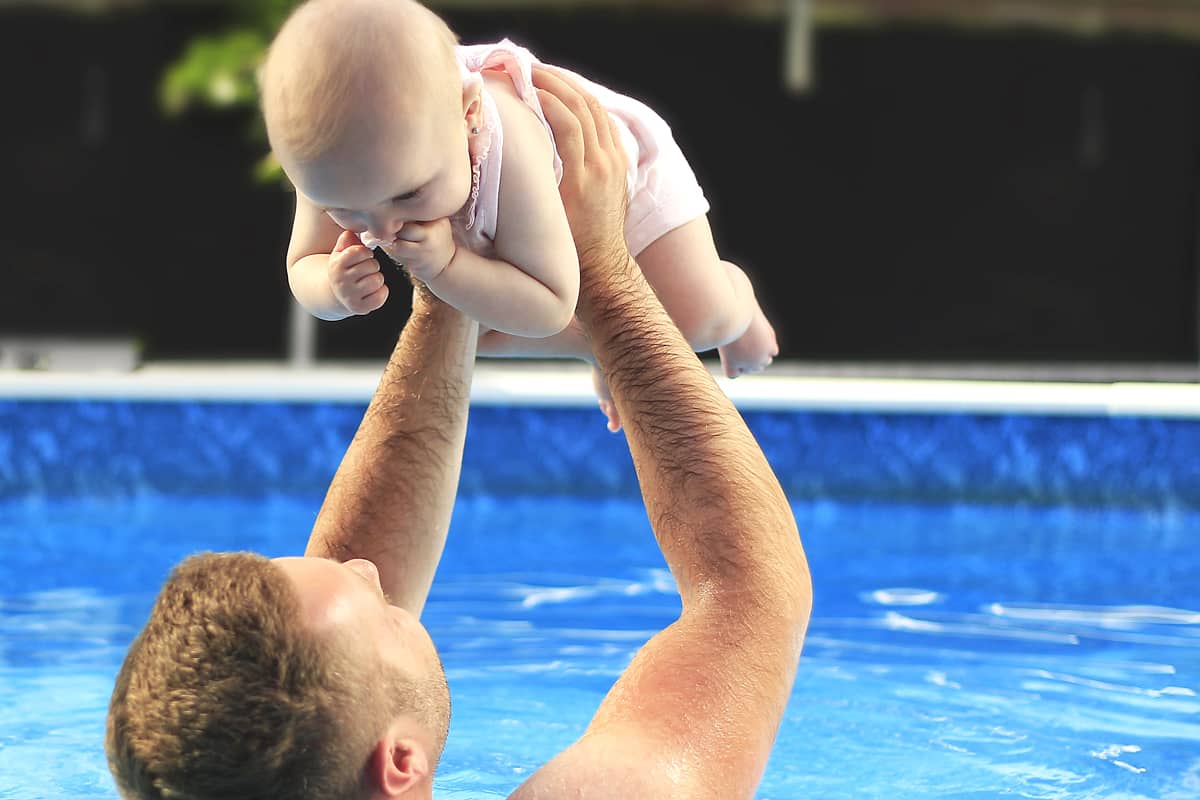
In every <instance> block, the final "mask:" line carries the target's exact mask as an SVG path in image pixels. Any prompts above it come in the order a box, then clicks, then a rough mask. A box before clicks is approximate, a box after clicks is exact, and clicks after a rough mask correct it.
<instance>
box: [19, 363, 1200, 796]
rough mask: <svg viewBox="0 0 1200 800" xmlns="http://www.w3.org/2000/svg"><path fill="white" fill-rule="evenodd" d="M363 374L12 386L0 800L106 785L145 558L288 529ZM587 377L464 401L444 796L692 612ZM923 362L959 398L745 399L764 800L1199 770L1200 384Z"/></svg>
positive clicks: (1058, 786) (574, 716) (1029, 790)
mask: <svg viewBox="0 0 1200 800" xmlns="http://www.w3.org/2000/svg"><path fill="white" fill-rule="evenodd" d="M227 377H228V376H226V378H227ZM361 380H362V379H361V378H352V379H348V382H346V383H339V382H338V381H337V380H327V381H325V382H324V384H323V386H324V390H323V391H324V393H323V394H322V392H319V391H318V392H313V391H310V390H309V389H311V387H308V388H306V389H305V390H304V391H300V390H297V391H295V392H291V391H290V390H289V388H288V384H287V382H286V381H282V382H281V381H276V382H273V384H274V385H273V387H271V388H273V392H274V396H275V397H277V398H278V397H284V398H286V400H278V399H276V400H270V399H267V398H268V397H269V396H270V395H271V393H270V392H268V391H266V390H265V389H264V390H263V392H262V394H261V395H259V394H257V393H256V392H257V391H258V390H255V391H253V392H251V391H245V390H243V391H242V392H241V393H240V394H239V393H236V392H235V393H234V394H233V395H228V394H223V393H221V392H207V390H205V389H203V387H200V386H199V384H193V385H191V386H190V388H188V389H187V390H186V391H185V392H184V394H186V395H188V396H190V397H191V399H189V400H186V401H167V400H164V399H163V397H162V395H163V394H166V393H165V392H161V391H157V390H154V391H151V390H146V391H143V390H142V389H139V388H138V387H137V386H136V385H133V384H130V383H127V382H119V385H116V384H114V386H112V387H108V388H105V384H104V382H103V381H102V380H101V381H98V382H94V383H93V384H92V385H93V387H94V390H93V391H91V392H90V395H89V399H85V400H80V399H65V398H63V397H58V398H55V397H52V396H51V395H54V394H55V392H56V391H57V390H53V391H52V390H45V389H44V388H43V390H22V389H19V388H18V389H17V390H13V387H14V386H15V384H12V383H11V382H10V385H9V389H10V391H9V392H8V395H9V399H6V400H0V546H2V547H3V548H4V553H5V555H4V556H3V558H2V559H0V797H3V798H14V799H15V800H32V799H33V798H58V797H67V796H70V797H75V798H112V797H115V793H114V792H113V790H112V788H111V780H110V778H109V776H108V773H107V770H106V768H105V765H104V760H103V754H102V748H101V740H102V731H103V715H104V711H105V708H106V704H107V700H108V695H109V692H110V691H111V682H112V678H113V675H114V674H115V671H116V669H117V667H118V665H119V663H120V660H121V658H122V657H123V655H124V649H125V647H126V646H127V645H128V643H129V641H130V639H131V638H132V636H133V635H134V633H135V632H136V630H137V629H138V628H139V627H140V625H141V623H142V621H143V620H144V619H145V615H146V613H147V611H148V608H149V605H150V602H151V600H152V598H153V596H154V593H155V592H156V590H157V588H158V586H159V584H160V582H161V580H162V578H163V576H164V575H165V573H166V571H167V570H168V569H169V567H170V566H171V565H172V564H174V563H175V562H176V561H178V560H179V558H181V557H182V556H183V555H186V554H187V553H190V552H192V551H194V550H197V549H244V548H246V549H256V550H260V551H262V552H265V553H267V554H268V555H282V554H294V553H296V552H298V551H299V550H300V549H301V548H302V545H303V541H304V539H305V537H306V535H307V532H308V529H309V527H310V526H311V524H312V521H313V519H314V516H315V513H316V509H317V507H318V505H319V503H320V500H321V497H322V494H323V491H324V488H325V485H326V483H327V481H328V478H329V476H330V475H331V474H332V473H333V470H334V469H335V468H336V466H337V463H338V460H339V459H340V456H341V453H342V451H343V449H344V447H345V445H346V443H347V442H348V441H349V438H350V436H351V435H352V433H353V431H354V428H355V427H356V425H357V423H358V420H359V417H360V415H361V411H362V408H363V404H364V398H365V395H366V394H367V393H369V389H370V386H369V385H367V384H364V383H362V382H361ZM42 385H43V387H44V386H45V384H42ZM570 385H571V386H574V385H575V384H570ZM769 385H770V386H775V385H776V384H769ZM580 386H581V387H584V388H583V389H581V391H580V392H579V395H578V396H575V395H571V392H572V391H574V389H572V390H570V391H569V392H567V393H566V394H565V395H564V394H555V391H554V390H553V387H551V390H550V391H542V392H541V393H540V394H539V395H538V397H539V398H540V399H536V400H529V399H528V398H526V400H528V402H521V403H520V404H517V403H516V401H518V400H521V398H520V397H518V396H517V394H509V393H506V392H505V391H504V390H493V391H491V392H490V393H488V395H487V397H484V398H482V399H481V401H480V402H478V403H477V404H476V405H475V406H474V407H473V409H472V418H471V423H470V428H469V432H468V440H467V455H466V462H465V464H464V471H463V478H462V484H461V485H462V494H461V502H460V504H459V506H458V508H457V510H456V513H455V518H454V522H453V526H452V531H451V536H450V540H449V543H448V546H447V551H446V557H445V559H444V561H443V564H442V566H441V568H440V570H439V573H438V577H437V579H436V581H435V585H434V589H433V594H432V596H431V598H430V602H429V605H428V607H427V610H426V616H425V621H426V623H427V625H428V626H429V628H430V630H431V632H432V634H433V637H434V639H435V641H436V642H437V643H438V645H439V648H440V650H441V652H442V655H443V660H444V663H445V666H446V669H447V673H448V676H449V679H450V684H451V688H452V691H453V698H454V717H453V721H452V725H451V733H450V739H449V742H448V745H447V750H446V755H445V758H444V760H443V763H442V767H441V770H440V774H439V780H438V784H437V788H438V796H440V797H450V798H468V797H470V798H477V797H503V796H505V795H506V793H507V792H508V791H511V789H512V788H514V787H515V786H516V785H517V784H519V783H520V781H521V780H523V778H524V777H525V776H526V775H528V773H529V772H530V771H531V770H533V769H535V768H536V767H537V766H538V765H540V764H541V763H543V762H544V761H545V760H546V759H547V758H548V757H549V756H551V755H552V754H553V753H555V752H557V751H558V750H559V749H561V748H562V747H563V746H565V745H566V744H568V743H569V742H570V741H572V740H573V739H574V738H575V737H576V736H577V735H578V734H579V733H580V732H581V731H582V729H583V727H584V726H585V725H586V723H587V721H588V719H589V718H590V715H591V713H592V712H593V711H594V709H595V707H596V705H597V703H598V702H599V700H600V698H601V697H602V696H603V693H604V692H605V690H606V689H607V687H608V686H609V685H610V684H611V682H612V680H613V679H614V678H615V676H616V675H617V674H618V673H619V672H620V670H621V669H622V668H623V666H624V665H625V664H626V663H627V661H628V659H629V657H630V655H631V654H632V653H633V652H634V651H635V650H636V648H637V647H638V646H640V644H641V643H642V642H644V641H645V639H646V638H647V637H648V636H650V635H651V634H652V633H654V632H655V631H657V630H658V629H659V628H661V627H662V626H663V625H665V624H666V623H668V622H669V621H671V620H672V619H673V618H674V615H675V614H676V613H677V611H678V597H677V595H676V594H675V592H674V586H673V584H672V581H671V579H670V576H669V574H668V573H667V571H666V569H665V565H664V564H663V562H662V558H661V556H660V555H659V554H658V551H657V549H656V548H655V546H654V543H653V539H652V538H651V535H650V532H649V529H648V525H647V523H646V518H645V514H644V512H643V510H642V508H641V505H640V502H639V501H638V498H637V494H636V482H635V479H634V475H633V471H632V465H631V462H630V459H629V456H628V452H627V450H626V449H625V446H624V441H623V438H622V437H620V436H613V435H611V434H608V433H607V432H605V431H604V430H603V425H602V423H601V421H600V417H599V415H598V412H595V411H594V410H592V409H591V408H588V407H585V406H586V404H587V402H589V401H590V398H588V396H587V390H586V382H581V383H580ZM198 387H199V388H198ZM338 387H341V388H338ZM545 388H546V387H543V389H545ZM918 388H920V387H918ZM926 388H929V390H930V391H932V392H933V393H934V394H940V395H942V396H943V397H944V396H948V395H954V393H955V392H960V393H961V392H965V393H966V394H967V395H970V396H971V397H974V398H975V400H974V401H971V402H968V401H963V400H962V397H961V396H960V397H959V400H960V402H958V404H957V406H956V409H957V410H954V411H952V412H950V413H935V411H934V410H933V408H934V406H935V405H937V404H936V403H932V402H925V401H921V402H917V401H911V397H912V396H911V395H910V394H906V393H907V392H911V391H912V387H911V386H908V385H902V384H894V385H890V386H884V387H882V388H881V387H875V388H874V389H872V390H871V391H867V390H866V389H863V391H862V392H861V393H860V394H855V391H857V390H855V389H854V388H853V387H850V388H849V389H847V387H845V386H843V387H841V390H840V397H838V396H834V395H836V394H838V393H837V392H831V393H830V394H828V395H824V394H822V392H824V391H825V390H824V389H822V388H820V387H819V386H810V387H809V390H808V394H807V402H806V403H801V404H795V403H793V405H799V407H798V408H793V409H791V410H780V409H779V408H778V407H779V406H780V405H781V404H780V403H779V402H777V398H776V399H772V398H771V397H770V396H767V395H770V392H767V393H766V395H765V396H767V397H766V399H765V400H763V401H762V402H758V403H755V402H750V401H747V402H744V403H741V405H742V406H743V408H744V413H745V416H746V418H747V421H748V423H749V424H750V426H751V428H752V429H753V430H754V432H755V434H756V435H757V436H758V437H759V439H760V441H761V442H762V444H763V446H764V449H765V450H766V452H767V455H768V457H769V458H770V460H771V462H772V465H773V466H774V467H775V469H776V471H777V472H778V473H779V475H780V478H781V480H782V482H783V484H784V486H785V489H786V490H787V492H788V494H789V497H790V498H791V499H792V502H793V508H794V510H795V512H796V516H797V519H798V522H799V525H800V530H801V533H802V536H803V538H804V542H805V546H806V549H807V552H808V556H809V559H810V562H811V565H812V571H813V577H814V583H815V591H816V606H815V609H814V618H813V622H812V625H811V626H810V630H809V638H808V641H807V644H806V646H805V651H804V656H803V658H802V661H801V666H800V671H799V674H798V677H797V680H796V687H795V690H794V693H793V696H792V699H791V703H790V705H789V708H788V711H787V714H786V716H785V719H784V722H783V725H782V727H781V730H780V733H779V738H778V744H777V747H776V750H775V752H774V755H773V757H772V759H771V763H770V765H769V767H768V770H767V772H766V775H765V777H764V780H763V782H762V785H761V787H760V791H759V793H758V795H757V796H758V797H759V798H763V799H764V800H766V799H767V798H771V799H772V800H781V799H782V798H799V797H816V798H851V797H853V798H861V797H889V798H927V797H955V798H967V797H969V798H992V797H1006V796H1019V797H1032V798H1068V797H1069V798H1079V797H1082V798H1153V799H1154V800H1162V799H1165V798H1192V797H1200V697H1198V696H1197V691H1200V548H1197V542H1198V541H1200V538H1198V537H1200V458H1198V457H1197V454H1200V411H1197V412H1196V413H1189V411H1188V409H1195V408H1197V407H1196V406H1195V405H1190V404H1189V403H1186V402H1185V403H1182V404H1181V405H1177V406H1175V407H1174V411H1172V410H1171V407H1170V405H1169V404H1168V405H1164V406H1161V407H1160V409H1159V410H1160V411H1162V410H1163V409H1166V411H1162V413H1156V414H1150V413H1147V412H1146V410H1145V409H1142V410H1140V411H1138V410H1136V409H1133V408H1131V407H1130V406H1122V407H1119V408H1117V407H1115V406H1114V405H1113V403H1112V402H1111V401H1112V398H1111V397H1108V398H1107V399H1097V398H1092V400H1094V401H1095V404H1094V405H1091V406H1089V405H1087V403H1086V402H1081V400H1083V399H1084V398H1083V397H1082V396H1074V397H1072V398H1071V400H1070V402H1065V401H1064V402H1063V403H1060V404H1057V405H1056V404H1055V402H1050V401H1047V400H1046V399H1045V398H1046V397H1048V395H1046V394H1037V393H1036V392H1035V393H1034V394H1030V395H1024V396H1022V395H1020V391H1019V390H1018V392H1017V394H1016V395H1013V394H1012V393H1011V392H1010V393H1009V394H1008V396H1007V397H1008V399H1007V400H1006V401H1005V403H1003V404H1001V403H998V402H996V401H995V400H994V398H995V397H996V394H997V389H996V387H988V386H986V385H980V384H973V385H970V386H959V387H957V388H956V387H954V386H949V385H947V386H934V387H926ZM921 390H922V391H924V389H921ZM175 391H176V394H178V393H179V389H178V386H177V387H176V390H175ZM797 391H798V390H797V389H796V387H795V386H792V387H791V388H790V389H787V390H786V391H783V390H781V394H790V395H791V396H792V397H793V399H794V397H795V395H796V393H797ZM881 391H882V392H884V395H886V399H885V400H881V399H880V397H881V395H880V394H879V392H881ZM972 392H977V394H974V395H972V394H971V393H972ZM1068 393H1069V392H1068ZM59 394H60V395H65V394H68V393H66V392H60V393H59ZM302 395H310V396H311V395H316V397H315V399H312V397H309V398H308V399H306V398H305V397H304V396H302ZM567 395H570V396H567ZM1035 395H1036V396H1035ZM1014 396H1015V397H1018V398H1020V397H1024V400H1022V401H1020V402H1014V401H1013V397H1014ZM1121 396H1122V397H1124V398H1125V401H1128V400H1129V398H1130V397H1132V395H1130V394H1128V393H1126V394H1124V395H1121ZM856 398H857V399H856ZM872 398H873V399H872ZM905 398H909V399H905ZM969 399H970V398H969V397H968V400H969ZM1125 401H1122V402H1125ZM972 402H973V403H974V404H973V405H972ZM1089 402H1091V401H1089ZM1130 402H1132V401H1130ZM889 403H890V405H889ZM1022 403H1023V405H1022ZM943 405H945V404H943ZM847 409H850V410H847ZM1114 411H1115V412H1116V413H1113V412H1114ZM1018 412H1019V413H1018Z"/></svg>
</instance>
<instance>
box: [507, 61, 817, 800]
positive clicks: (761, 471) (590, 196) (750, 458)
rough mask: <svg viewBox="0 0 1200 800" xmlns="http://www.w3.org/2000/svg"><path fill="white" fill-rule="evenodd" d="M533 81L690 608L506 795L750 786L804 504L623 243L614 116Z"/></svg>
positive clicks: (652, 503) (787, 677) (804, 590)
mask: <svg viewBox="0 0 1200 800" xmlns="http://www.w3.org/2000/svg"><path fill="white" fill-rule="evenodd" d="M535 82H536V83H537V85H538V86H539V87H541V89H542V92H541V97H542V104H543V107H544V108H545V110H546V114H547V117H548V118H549V120H550V122H551V125H552V126H553V128H554V132H555V139H556V142H557V144H558V147H559V150H560V152H561V153H562V156H563V161H564V170H565V174H564V177H563V182H562V185H561V187H560V189H561V192H562V195H563V202H564V205H565V207H566V209H567V214H568V217H569V218H570V221H571V225H572V231H573V233H574V234H575V235H576V242H577V247H578V250H579V253H580V261H581V268H582V290H581V294H580V302H579V307H578V310H577V314H578V316H579V319H580V321H581V323H582V325H583V327H584V329H585V330H586V331H587V333H588V335H589V336H590V337H591V341H592V347H593V350H594V352H595V354H596V357H597V359H598V362H599V364H600V366H601V368H602V369H603V371H604V375H605V377H606V378H607V380H608V384H609V386H610V387H611V389H612V393H613V397H614V400H615V402H616V406H617V409H618V410H619V412H620V415H621V419H622V420H623V421H624V423H625V432H626V437H627V439H628V442H629V447H630V450H631V451H632V453H633V459H634V464H635V466H636V468H637V473H638V478H639V481H640V483H641V487H642V494H643V497H644V499H645V503H646V509H647V512H648V514H649V517H650V522H651V524H652V526H653V528H654V533H655V536H656V538H657V540H658V543H659V545H660V546H661V548H662V551H663V555H664V556H665V557H666V560H667V563H668V565H669V566H670V568H671V572H672V574H673V575H674V576H675V580H676V582H677V584H678V586H679V591H680V595H681V597H682V601H683V611H682V614H681V615H680V617H679V619H678V620H677V621H676V622H674V623H673V624H672V625H670V626H669V627H668V628H666V629H665V630H664V631H662V632H660V633H659V634H657V635H656V636H655V637H653V638H652V639H651V640H650V641H649V642H648V643H647V644H646V645H645V646H644V647H643V648H642V649H641V650H640V651H639V652H638V654H637V655H636V656H635V657H634V659H633V661H632V663H631V664H630V665H629V667H628V669H627V670H626V671H625V673H624V674H623V675H622V676H621V678H620V679H619V680H618V681H617V682H616V684H615V685H614V686H613V688H612V690H611V691H610V692H609V694H608V696H607V697H606V698H605V700H604V702H603V703H602V704H601V706H600V708H599V710H598V711H597V712H596V715H595V717H594V718H593V719H592V722H591V724H590V726H589V727H588V729H587V732H586V733H585V734H584V736H583V737H582V738H581V739H580V740H579V741H578V742H576V743H575V744H574V745H572V746H571V747H570V748H568V750H566V751H565V752H564V753H562V754H561V755H559V756H558V757H557V758H556V759H555V760H554V761H552V762H550V764H548V765H546V766H545V767H543V769H542V770H541V771H539V772H538V773H536V774H535V775H534V776H533V777H532V778H530V780H529V781H527V782H526V784H525V785H523V786H522V787H521V788H520V789H518V791H517V792H516V794H514V797H519V798H543V797H545V798H550V797H568V796H569V797H580V798H593V797H595V798H601V797H626V798H628V797H638V798H668V797H670V798H687V799H688V800H696V798H720V799H721V800H732V798H749V797H752V796H753V794H754V790H755V788H756V787H757V785H758V783H759V781H760V780H761V777H762V773H763V770H764V769H765V767H766V763H767V758H768V756H769V754H770V752H771V748H772V746H773V744H774V740H775V734H776V731H777V729H778V725H779V721H780V719H781V717H782V715H783V712H784V708H785V706H786V704H787V700H788V696H789V694H790V692H791V687H792V682H793V680H794V678H795V673H796V667H797V661H798V659H799V655H800V648H801V644H802V642H803V639H804V633H805V630H806V627H807V624H808V618H809V613H810V609H811V604H812V586H811V581H810V578H809V573H808V565H807V561H806V559H805V557H804V551H803V549H802V547H801V544H800V539H799V534H798V532H797V529H796V524H795V520H794V518H793V516H792V513H791V509H790V507H789V505H788V501H787V498H786V497H785V496H784V494H783V491H782V489H781V487H780V485H779V482H778V480H777V479H776V477H775V474H774V473H773V472H772V470H771V467H770V466H769V465H768V463H767V460H766V457H765V456H764V455H763V452H762V450H761V449H760V448H759V446H758V444H757V442H756V441H755V440H754V437H753V436H752V435H751V433H750V431H749V430H748V429H747V428H746V425H745V423H744V422H743V421H742V418H741V416H740V415H739V414H738V412H737V410H736V409H735V408H734V407H733V405H732V404H731V403H730V401H729V400H728V399H727V398H726V396H725V394H724V393H723V392H722V391H721V390H720V388H719V387H718V386H717V385H716V383H715V381H714V380H713V378H712V376H711V375H710V373H709V372H708V370H707V369H706V368H705V367H704V366H703V365H702V364H701V363H700V361H699V360H698V359H697V358H696V356H695V355H694V354H693V353H692V351H691V349H690V348H689V347H688V345H687V343H686V341H685V340H684V338H683V336H682V335H681V334H680V333H679V331H678V329H677V328H676V327H675V325H674V324H672V322H671V320H670V318H669V317H668V316H667V314H666V312H665V311H664V310H663V307H662V305H661V303H659V301H658V299H657V298H656V296H655V294H654V292H653V290H652V289H651V288H650V286H649V285H648V284H647V283H646V280H645V278H644V277H643V276H642V273H641V271H640V270H639V269H638V266H637V264H636V263H635V262H634V260H633V258H632V257H631V256H630V255H629V253H628V251H627V250H626V249H625V245H624V239H623V228H622V222H623V216H624V215H623V211H624V209H623V206H622V205H621V201H622V200H623V198H624V186H623V180H624V177H623V176H624V170H623V163H621V162H622V158H621V156H620V155H619V153H620V151H619V144H615V143H614V135H613V132H612V129H611V128H610V127H609V126H608V124H607V116H606V115H605V113H604V112H603V110H602V109H600V108H599V106H598V104H596V103H595V101H594V100H592V99H591V98H590V97H587V96H585V95H583V94H582V93H581V92H580V91H577V88H576V87H575V86H573V85H572V84H570V82H569V81H567V80H566V79H565V78H563V77H562V76H558V75H557V74H555V73H550V72H547V71H539V72H538V73H537V74H536V76H535ZM618 173H619V176H620V178H619V180H618V177H617V175H618Z"/></svg>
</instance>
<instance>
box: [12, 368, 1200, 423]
mask: <svg viewBox="0 0 1200 800" xmlns="http://www.w3.org/2000/svg"><path fill="white" fill-rule="evenodd" d="M382 369H383V366H382V364H380V365H378V366H316V367H309V368H301V369H297V368H292V367H288V366H286V365H280V364H275V363H271V364H257V363H253V362H233V363H229V364H147V365H145V366H143V367H141V368H140V369H138V370H135V371H132V372H99V371H97V372H50V371H47V372H38V371H25V370H0V400H98V401H120V400H125V401H176V402H187V401H197V402H346V403H366V402H367V401H368V400H369V399H370V397H371V394H372V392H374V390H375V387H376V386H377V384H378V381H379V377H380V375H381V374H382ZM714 378H715V379H716V381H717V383H718V384H719V385H720V386H721V388H722V389H723V390H724V391H725V393H726V394H727V395H728V396H729V398H730V399H731V400H732V401H733V402H734V404H735V405H736V406H737V407H738V408H739V409H742V410H755V411H823V412H865V413H870V412H873V413H971V414H1048V415H1068V416H1151V417H1174V418H1184V419H1200V384H1195V383H1172V382H1138V381H1115V382H1108V383H1105V382H1067V381H1028V380H996V379H986V378H970V379H946V378H891V377H882V378H881V377H831V376H805V375H803V374H800V375H795V374H788V375H772V374H770V373H767V374H763V375H751V376H746V377H742V378H739V379H737V380H730V379H728V378H725V377H723V376H721V375H716V374H714ZM471 400H472V403H473V404H476V405H480V406H509V405H515V406H531V407H568V408H594V407H595V404H596V399H595V395H594V394H593V392H592V385H591V377H590V374H589V370H588V368H587V367H586V366H585V365H582V364H579V365H576V364H571V365H569V366H568V365H563V366H561V367H558V366H551V367H547V366H545V365H541V364H530V365H525V364H508V363H504V364H488V363H481V364H479V365H477V367H476V371H475V378H474V381H473V382H472V386H471Z"/></svg>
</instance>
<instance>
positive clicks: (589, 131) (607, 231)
mask: <svg viewBox="0 0 1200 800" xmlns="http://www.w3.org/2000/svg"><path fill="white" fill-rule="evenodd" d="M533 85H534V86H536V87H538V100H539V101H540V102H541V104H542V112H543V113H544V114H545V115H546V121H547V122H549V123H550V127H551V128H552V129H553V130H554V144H555V146H556V147H557V148H558V152H559V155H560V157H561V158H562V161H563V165H564V169H563V176H562V181H561V182H560V183H559V185H558V191H559V194H560V195H561V196H562V201H563V208H564V209H565V210H566V212H567V219H568V220H570V222H571V234H572V235H573V236H574V237H575V249H576V251H578V253H579V262H580V267H581V269H582V270H583V272H584V275H585V277H586V273H587V270H588V269H589V268H591V267H593V266H594V265H596V264H608V263H611V259H610V258H605V257H604V256H613V255H616V254H619V253H621V252H622V251H624V250H625V211H626V209H627V207H628V205H629V195H628V190H627V188H626V174H627V169H628V167H627V159H626V157H625V148H624V147H622V146H621V138H620V134H618V133H617V129H616V126H615V125H614V124H613V121H612V119H611V118H609V115H608V112H607V111H605V110H604V107H603V106H601V105H600V103H599V101H597V100H596V98H594V97H592V96H591V95H590V94H584V93H583V92H581V91H579V89H578V88H577V87H576V86H575V84H574V82H573V81H572V80H571V79H570V78H569V77H566V76H564V75H562V74H561V73H558V72H557V71H555V70H554V69H552V68H547V67H543V66H534V68H533Z"/></svg>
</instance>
